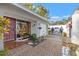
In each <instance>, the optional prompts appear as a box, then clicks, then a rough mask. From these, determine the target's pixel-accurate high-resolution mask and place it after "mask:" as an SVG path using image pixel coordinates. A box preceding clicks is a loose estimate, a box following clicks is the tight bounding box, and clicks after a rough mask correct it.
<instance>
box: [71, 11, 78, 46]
mask: <svg viewBox="0 0 79 59" xmlns="http://www.w3.org/2000/svg"><path fill="white" fill-rule="evenodd" d="M71 42H72V43H75V44H78V45H79V11H78V12H77V13H74V14H73V15H72V38H71Z"/></svg>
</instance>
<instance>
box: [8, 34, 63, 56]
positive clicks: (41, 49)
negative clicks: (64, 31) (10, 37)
mask: <svg viewBox="0 0 79 59" xmlns="http://www.w3.org/2000/svg"><path fill="white" fill-rule="evenodd" d="M46 39H47V40H45V41H43V42H41V43H40V44H39V45H37V46H36V47H32V46H29V45H27V44H24V45H22V46H20V47H18V48H15V49H13V50H10V51H9V53H8V54H7V55H8V56H61V55H62V54H61V53H62V52H61V49H62V39H61V37H60V36H58V35H49V36H47V37H46Z"/></svg>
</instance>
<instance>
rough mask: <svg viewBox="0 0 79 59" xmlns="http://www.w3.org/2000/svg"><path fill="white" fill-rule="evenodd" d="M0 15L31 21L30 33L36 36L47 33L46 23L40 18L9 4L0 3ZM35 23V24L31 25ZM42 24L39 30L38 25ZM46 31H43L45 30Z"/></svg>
mask: <svg viewBox="0 0 79 59" xmlns="http://www.w3.org/2000/svg"><path fill="white" fill-rule="evenodd" d="M0 12H1V13H0V15H2V16H8V17H13V18H16V19H20V20H24V21H29V22H31V33H35V34H37V36H38V37H39V36H42V35H43V33H44V34H47V28H46V27H47V23H46V22H45V21H44V20H42V19H41V18H39V17H37V16H34V15H33V14H31V13H29V12H26V11H24V10H22V9H20V8H18V7H16V6H14V5H11V4H0ZM34 24H35V26H33V25H34ZM40 26H42V30H41V31H39V29H38V27H40ZM44 31H45V32H46V33H45V32H44Z"/></svg>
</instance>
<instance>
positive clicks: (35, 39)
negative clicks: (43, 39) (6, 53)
mask: <svg viewBox="0 0 79 59" xmlns="http://www.w3.org/2000/svg"><path fill="white" fill-rule="evenodd" d="M30 40H31V41H32V45H33V47H35V46H36V44H38V39H37V36H36V34H31V35H30Z"/></svg>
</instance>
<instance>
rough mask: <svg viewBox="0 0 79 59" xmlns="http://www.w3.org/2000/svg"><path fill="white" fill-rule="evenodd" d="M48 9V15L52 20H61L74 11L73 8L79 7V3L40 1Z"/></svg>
mask: <svg viewBox="0 0 79 59" xmlns="http://www.w3.org/2000/svg"><path fill="white" fill-rule="evenodd" d="M41 5H43V6H44V7H46V8H47V9H48V11H49V17H50V20H51V21H52V20H53V21H58V20H62V19H63V18H67V17H69V16H71V15H72V14H73V13H74V10H75V8H77V7H79V3H41Z"/></svg>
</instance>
